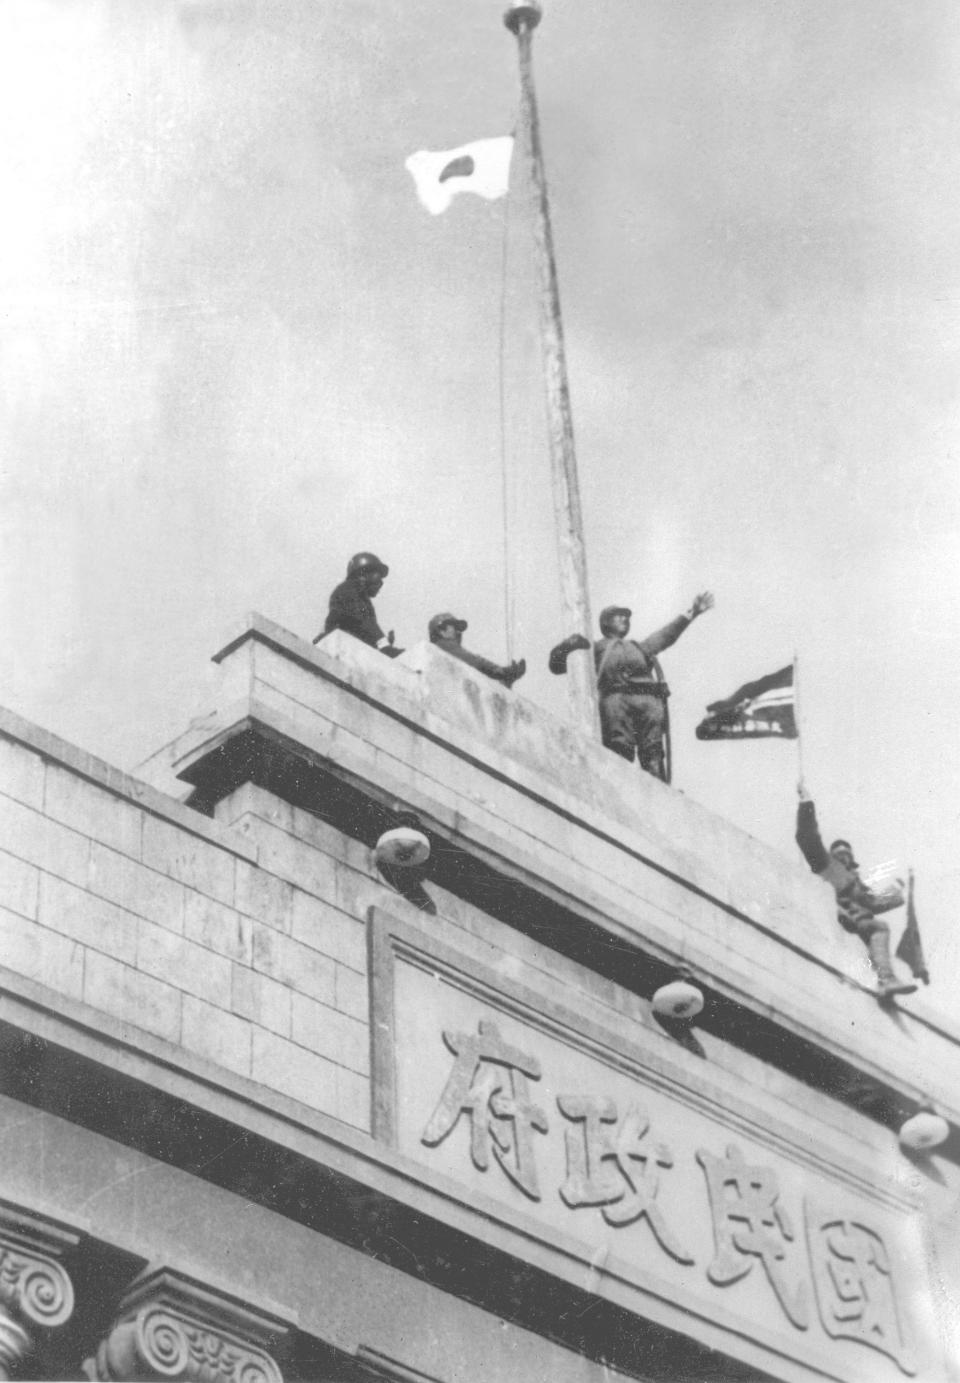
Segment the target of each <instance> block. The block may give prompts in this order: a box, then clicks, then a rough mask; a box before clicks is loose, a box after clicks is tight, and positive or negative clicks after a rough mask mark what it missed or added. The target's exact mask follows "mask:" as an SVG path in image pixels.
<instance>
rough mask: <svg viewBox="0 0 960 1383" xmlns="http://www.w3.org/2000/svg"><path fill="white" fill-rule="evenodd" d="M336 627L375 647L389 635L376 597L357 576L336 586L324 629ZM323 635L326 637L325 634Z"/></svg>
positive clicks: (324, 630) (329, 630)
mask: <svg viewBox="0 0 960 1383" xmlns="http://www.w3.org/2000/svg"><path fill="white" fill-rule="evenodd" d="M334 629H343V630H344V631H345V632H346V633H347V634H352V635H353V637H354V638H355V639H359V640H360V641H361V643H366V644H369V645H370V647H371V648H376V647H377V644H379V643H381V642H382V640H383V639H384V638H385V635H384V632H383V630H382V629H381V628H380V626H379V624H378V623H377V616H376V611H375V610H374V608H373V601H372V600H371V599H370V597H369V596H368V595H365V594H364V592H363V591H362V590H361V589H360V587H359V585H358V584H357V581H356V579H355V578H353V577H351V578H348V580H346V581H341V582H340V585H339V586H335V587H334V589H333V592H332V594H331V596H330V608H329V610H328V611H327V618H326V622H325V623H324V626H323V633H324V634H330V633H332V632H333V630H334ZM319 637H320V638H322V637H323V635H320V636H319ZM315 642H316V640H315Z"/></svg>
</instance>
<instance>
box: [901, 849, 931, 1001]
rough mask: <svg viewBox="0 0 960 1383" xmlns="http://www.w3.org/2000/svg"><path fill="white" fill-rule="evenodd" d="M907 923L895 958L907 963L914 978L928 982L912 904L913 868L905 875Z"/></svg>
mask: <svg viewBox="0 0 960 1383" xmlns="http://www.w3.org/2000/svg"><path fill="white" fill-rule="evenodd" d="M907 879H908V883H907V925H906V926H905V927H904V929H903V936H902V937H901V938H900V944H899V946H898V947H897V959H898V960H902V961H903V963H904V965H909V967H910V970H911V972H912V974H913V977H914V979H917V980H923V982H924V984H929V983H930V971H929V970H928V969H927V962H926V961H925V960H924V956H923V942H922V941H921V940H920V928H919V926H918V925H917V913H916V909H915V908H914V906H913V870H912V869H911V870H910V873H909V874H908V875H907Z"/></svg>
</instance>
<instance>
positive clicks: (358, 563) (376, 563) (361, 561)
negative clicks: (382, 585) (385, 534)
mask: <svg viewBox="0 0 960 1383" xmlns="http://www.w3.org/2000/svg"><path fill="white" fill-rule="evenodd" d="M362 571H378V572H379V573H380V575H381V576H388V575H389V573H390V568H389V567H388V566H387V564H386V562H381V561H380V558H379V557H378V556H377V554H376V553H375V552H358V553H356V554H355V556H353V557H351V558H350V561H349V562H348V563H347V577H348V578H349V577H351V576H357V575H358V574H359V573H360V572H362Z"/></svg>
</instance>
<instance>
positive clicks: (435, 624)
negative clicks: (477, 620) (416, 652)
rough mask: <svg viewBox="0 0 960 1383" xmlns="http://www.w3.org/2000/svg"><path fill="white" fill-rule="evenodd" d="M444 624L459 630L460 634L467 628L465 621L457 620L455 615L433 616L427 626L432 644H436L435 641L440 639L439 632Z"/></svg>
mask: <svg viewBox="0 0 960 1383" xmlns="http://www.w3.org/2000/svg"><path fill="white" fill-rule="evenodd" d="M445 624H452V625H453V627H454V629H457V630H459V632H460V633H461V634H462V633H463V631H464V629H466V627H467V621H466V620H465V619H457V617H456V615H451V614H443V615H434V617H433V619H432V620H431V621H430V623H429V624H428V625H427V628H428V630H429V631H430V640H431V642H432V643H436V641H437V639H438V638H439V637H440V630H441V629H442V628H443V627H444V625H445Z"/></svg>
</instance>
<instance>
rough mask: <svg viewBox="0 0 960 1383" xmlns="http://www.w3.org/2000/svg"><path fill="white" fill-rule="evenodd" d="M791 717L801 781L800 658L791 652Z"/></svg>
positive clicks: (798, 779)
mask: <svg viewBox="0 0 960 1383" xmlns="http://www.w3.org/2000/svg"><path fill="white" fill-rule="evenodd" d="M793 718H794V721H795V722H796V726H797V781H798V782H800V783H802V782H803V726H802V724H801V721H800V658H799V657H798V655H797V653H796V651H794V654H793Z"/></svg>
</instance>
